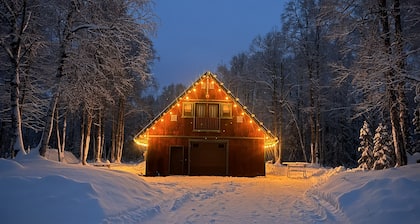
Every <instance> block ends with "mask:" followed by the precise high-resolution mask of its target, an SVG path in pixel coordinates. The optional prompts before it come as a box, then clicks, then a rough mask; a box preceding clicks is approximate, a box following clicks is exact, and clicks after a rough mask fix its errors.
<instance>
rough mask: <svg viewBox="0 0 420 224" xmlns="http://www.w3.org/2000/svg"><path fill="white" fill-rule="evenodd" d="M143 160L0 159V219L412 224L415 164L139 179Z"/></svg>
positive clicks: (417, 181) (418, 197)
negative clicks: (302, 173)
mask: <svg viewBox="0 0 420 224" xmlns="http://www.w3.org/2000/svg"><path fill="white" fill-rule="evenodd" d="M143 169H144V166H143V165H142V164H139V165H137V164H131V165H123V164H122V165H115V166H111V169H109V168H106V167H100V168H98V167H93V166H81V165H79V164H64V163H57V162H55V161H50V160H46V159H43V158H40V157H38V156H33V155H31V156H27V157H24V158H19V159H17V160H5V159H0V198H1V201H2V203H0V217H1V223H6V224H7V223H30V222H32V223H140V222H141V223H396V222H398V223H417V222H418V220H419V219H420V214H419V212H418V211H419V210H420V172H419V169H420V164H412V165H408V166H405V167H401V168H392V169H388V170H382V171H370V172H365V171H360V170H344V169H343V168H342V167H340V168H336V169H316V168H310V169H309V172H308V176H309V178H306V179H305V178H287V177H286V175H285V167H278V166H274V165H267V173H268V174H267V176H266V177H256V178H239V177H185V176H170V177H143V176H139V175H138V174H141V172H142V170H143Z"/></svg>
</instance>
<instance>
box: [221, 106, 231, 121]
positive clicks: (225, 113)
mask: <svg viewBox="0 0 420 224" xmlns="http://www.w3.org/2000/svg"><path fill="white" fill-rule="evenodd" d="M221 107H222V111H221V117H222V118H232V104H231V103H222V104H221Z"/></svg>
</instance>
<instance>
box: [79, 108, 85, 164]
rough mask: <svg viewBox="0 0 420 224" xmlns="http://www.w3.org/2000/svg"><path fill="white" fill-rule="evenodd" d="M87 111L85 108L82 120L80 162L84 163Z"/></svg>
mask: <svg viewBox="0 0 420 224" xmlns="http://www.w3.org/2000/svg"><path fill="white" fill-rule="evenodd" d="M85 113H86V112H84V110H83V112H82V121H81V122H80V123H81V124H80V135H81V136H80V162H82V164H83V155H84V149H85V123H86V118H85Z"/></svg>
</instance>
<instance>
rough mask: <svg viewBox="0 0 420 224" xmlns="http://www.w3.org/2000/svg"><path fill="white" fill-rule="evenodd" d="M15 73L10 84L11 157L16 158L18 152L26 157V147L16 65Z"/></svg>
mask: <svg viewBox="0 0 420 224" xmlns="http://www.w3.org/2000/svg"><path fill="white" fill-rule="evenodd" d="M15 66H16V67H15V73H14V77H13V78H12V81H11V82H10V86H11V91H10V101H11V119H12V132H13V134H12V138H11V155H12V158H14V157H15V154H16V153H17V152H19V151H20V152H21V153H22V154H24V155H26V152H25V147H24V145H23V136H22V115H21V112H20V106H19V84H20V81H19V76H20V74H19V68H18V67H17V64H15Z"/></svg>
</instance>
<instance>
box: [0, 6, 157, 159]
mask: <svg viewBox="0 0 420 224" xmlns="http://www.w3.org/2000/svg"><path fill="white" fill-rule="evenodd" d="M155 25H156V24H155V16H154V14H153V11H152V7H151V2H150V1H149V0H124V1H121V0H89V1H83V0H46V1H45V0H1V1H0V61H1V63H0V92H1V94H0V97H1V101H0V121H1V123H0V136H1V139H0V145H1V148H0V156H1V157H8V158H10V157H11V158H13V157H14V156H15V154H16V153H22V154H25V153H27V152H28V151H29V150H39V153H40V154H41V155H42V156H44V155H45V153H46V150H47V148H48V147H49V146H51V147H53V148H57V149H58V151H59V154H58V158H59V160H62V159H63V152H64V150H65V149H66V150H70V151H73V152H74V153H75V154H76V155H80V159H81V161H82V163H83V164H85V163H86V160H87V158H88V156H89V158H91V159H94V160H95V161H100V160H101V159H109V160H111V162H120V161H121V159H122V150H123V143H124V141H125V137H124V136H125V131H124V130H125V129H126V128H127V127H126V126H127V125H126V123H125V121H127V120H128V119H130V118H132V117H135V118H136V119H142V118H144V119H148V118H147V116H148V115H147V114H145V113H144V112H143V111H142V110H143V109H145V108H144V105H147V104H145V102H144V101H145V100H147V98H142V95H143V94H144V92H145V91H146V89H147V88H149V87H150V86H153V85H154V82H153V79H152V77H151V76H150V66H151V64H152V62H153V60H154V57H155V56H154V55H155V52H154V50H153V44H152V42H151V39H150V38H151V37H152V35H154V32H155ZM132 125H133V124H132V123H131V122H130V124H129V126H132ZM137 128H139V127H137Z"/></svg>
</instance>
